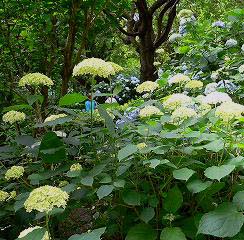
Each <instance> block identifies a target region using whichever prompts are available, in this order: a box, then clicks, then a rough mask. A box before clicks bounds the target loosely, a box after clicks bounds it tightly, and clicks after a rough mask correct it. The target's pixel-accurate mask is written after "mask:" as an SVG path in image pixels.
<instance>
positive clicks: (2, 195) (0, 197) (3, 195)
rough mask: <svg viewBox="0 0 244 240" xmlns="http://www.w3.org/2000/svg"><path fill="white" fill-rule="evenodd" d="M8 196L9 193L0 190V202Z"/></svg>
mask: <svg viewBox="0 0 244 240" xmlns="http://www.w3.org/2000/svg"><path fill="white" fill-rule="evenodd" d="M8 197H9V194H8V193H7V192H5V191H2V190H0V202H4V201H6V200H7V198H8Z"/></svg>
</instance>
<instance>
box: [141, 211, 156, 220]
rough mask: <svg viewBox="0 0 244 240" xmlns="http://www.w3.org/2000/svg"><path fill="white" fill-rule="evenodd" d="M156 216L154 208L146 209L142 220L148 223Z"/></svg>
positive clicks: (142, 214)
mask: <svg viewBox="0 0 244 240" xmlns="http://www.w3.org/2000/svg"><path fill="white" fill-rule="evenodd" d="M154 216H155V211H154V209H153V208H151V207H149V208H144V209H143V210H142V212H141V214H140V219H141V220H142V221H143V222H145V223H148V222H149V221H150V220H152V219H153V217H154Z"/></svg>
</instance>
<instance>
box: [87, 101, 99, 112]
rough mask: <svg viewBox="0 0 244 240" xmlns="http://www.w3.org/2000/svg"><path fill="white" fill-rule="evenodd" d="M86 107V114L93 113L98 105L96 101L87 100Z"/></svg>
mask: <svg viewBox="0 0 244 240" xmlns="http://www.w3.org/2000/svg"><path fill="white" fill-rule="evenodd" d="M85 106H86V112H91V111H94V110H95V108H96V107H97V103H96V101H94V100H92V101H91V100H87V101H86V102H85Z"/></svg>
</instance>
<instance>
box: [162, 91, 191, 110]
mask: <svg viewBox="0 0 244 240" xmlns="http://www.w3.org/2000/svg"><path fill="white" fill-rule="evenodd" d="M191 104H193V101H192V99H191V98H190V97H189V96H187V95H185V94H182V93H175V94H172V95H170V96H168V97H166V98H165V101H164V102H163V106H164V107H165V108H166V109H168V110H174V109H176V108H178V107H182V106H189V105H191Z"/></svg>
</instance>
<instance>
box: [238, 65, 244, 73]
mask: <svg viewBox="0 0 244 240" xmlns="http://www.w3.org/2000/svg"><path fill="white" fill-rule="evenodd" d="M238 71H239V73H244V64H242V65H241V66H240V67H239V68H238Z"/></svg>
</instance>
